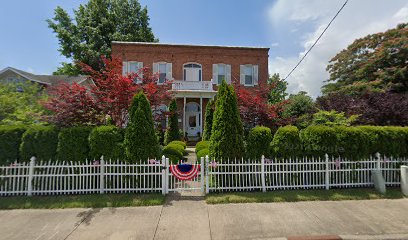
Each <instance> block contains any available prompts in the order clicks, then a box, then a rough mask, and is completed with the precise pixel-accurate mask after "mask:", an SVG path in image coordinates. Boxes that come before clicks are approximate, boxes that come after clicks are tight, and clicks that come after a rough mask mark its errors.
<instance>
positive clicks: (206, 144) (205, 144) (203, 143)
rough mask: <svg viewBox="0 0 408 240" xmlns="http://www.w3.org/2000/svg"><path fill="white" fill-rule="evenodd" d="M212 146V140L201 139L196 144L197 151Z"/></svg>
mask: <svg viewBox="0 0 408 240" xmlns="http://www.w3.org/2000/svg"><path fill="white" fill-rule="evenodd" d="M209 147H210V141H201V142H198V143H197V144H196V145H195V152H196V153H198V152H199V151H201V150H203V149H205V148H209Z"/></svg>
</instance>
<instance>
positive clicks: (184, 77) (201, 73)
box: [183, 62, 203, 82]
mask: <svg viewBox="0 0 408 240" xmlns="http://www.w3.org/2000/svg"><path fill="white" fill-rule="evenodd" d="M188 64H197V65H200V67H201V72H200V75H201V76H200V79H201V81H198V82H202V81H203V65H202V64H200V63H198V62H186V63H184V64H183V81H186V80H184V79H186V76H184V69H186V67H185V66H186V65H188Z"/></svg>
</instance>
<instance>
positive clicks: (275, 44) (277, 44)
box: [271, 42, 279, 47]
mask: <svg viewBox="0 0 408 240" xmlns="http://www.w3.org/2000/svg"><path fill="white" fill-rule="evenodd" d="M278 46H279V43H278V42H274V43H272V44H271V47H278Z"/></svg>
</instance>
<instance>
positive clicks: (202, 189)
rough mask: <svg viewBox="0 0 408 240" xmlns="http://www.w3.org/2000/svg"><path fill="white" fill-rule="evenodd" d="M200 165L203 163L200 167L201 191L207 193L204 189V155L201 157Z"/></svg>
mask: <svg viewBox="0 0 408 240" xmlns="http://www.w3.org/2000/svg"><path fill="white" fill-rule="evenodd" d="M200 160H201V161H200V165H201V167H200V171H201V192H202V193H205V191H204V178H205V176H204V157H201V158H200Z"/></svg>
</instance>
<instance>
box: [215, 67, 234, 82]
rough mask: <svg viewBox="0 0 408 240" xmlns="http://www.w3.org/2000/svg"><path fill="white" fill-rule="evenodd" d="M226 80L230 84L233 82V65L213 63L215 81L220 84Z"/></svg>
mask: <svg viewBox="0 0 408 240" xmlns="http://www.w3.org/2000/svg"><path fill="white" fill-rule="evenodd" d="M223 80H225V81H226V82H227V83H228V84H230V83H231V65H229V64H224V63H219V64H213V81H214V83H215V84H217V85H219V84H221V83H222V81H223Z"/></svg>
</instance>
